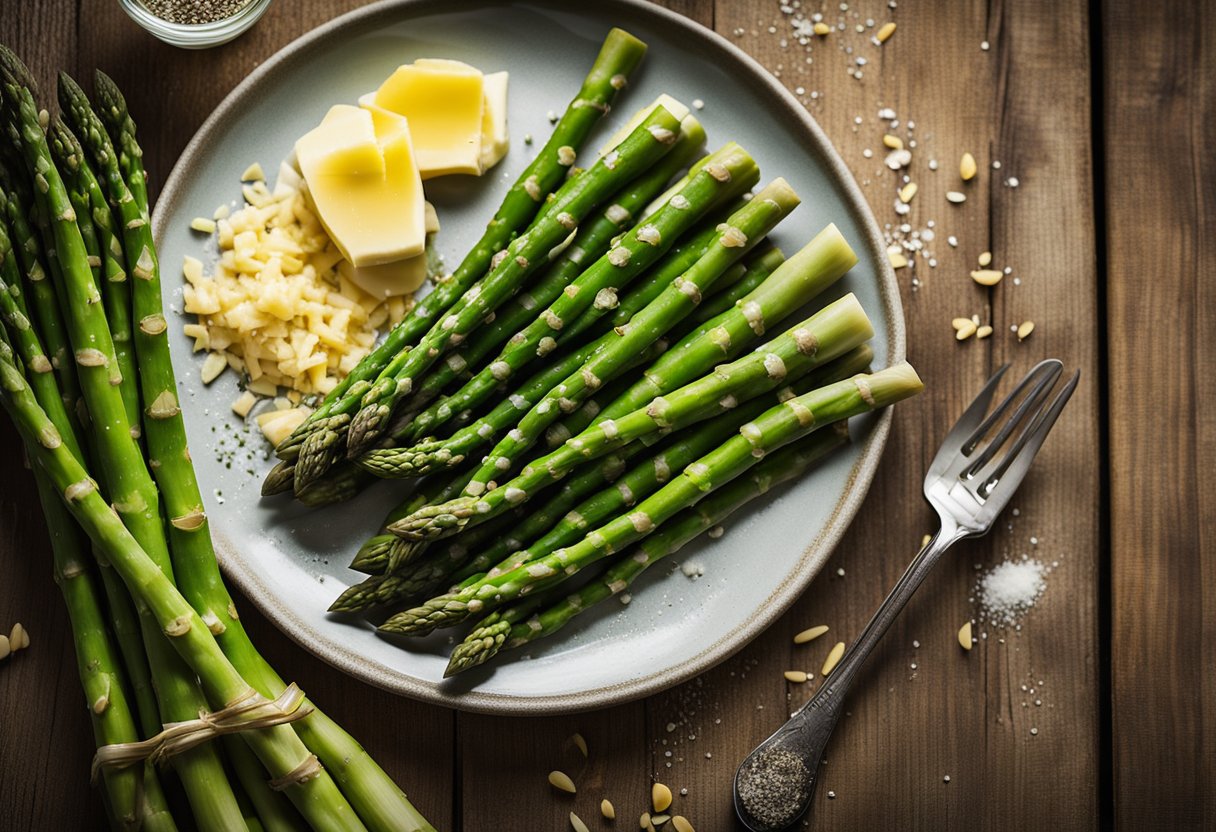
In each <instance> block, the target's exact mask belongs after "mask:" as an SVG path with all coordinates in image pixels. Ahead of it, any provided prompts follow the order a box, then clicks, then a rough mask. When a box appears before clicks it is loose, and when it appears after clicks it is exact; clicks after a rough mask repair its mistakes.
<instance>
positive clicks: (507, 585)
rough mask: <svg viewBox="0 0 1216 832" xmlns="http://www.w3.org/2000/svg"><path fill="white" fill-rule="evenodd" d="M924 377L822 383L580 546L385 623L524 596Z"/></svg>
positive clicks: (905, 368) (407, 628) (417, 623)
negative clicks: (786, 448) (787, 447)
mask: <svg viewBox="0 0 1216 832" xmlns="http://www.w3.org/2000/svg"><path fill="white" fill-rule="evenodd" d="M921 387H922V385H921V382H920V379H919V378H918V377H917V375H916V372H915V371H914V370H913V369H912V367H911V365H909V364H906V363H904V364H898V365H896V366H894V367H890V368H888V369H886V370H880V371H879V372H877V373H872V374H869V375H866V374H862V375H857V376H854V377H853V378H851V379H848V380H847V381H841V382H837V383H835V384H831V385H828V386H827V387H822V388H820V389H818V390H814V391H811V392H810V393H806V394H804V395H802V396H797V397H795V398H792V399H789V400H788V401H785V402H783V403H782V404H779V405H777V406H776V407H773V408H771V409H769V410H767V411H765V412H764V413H763V414H761V415H760V416H759V417H757V418H756V419H755V420H754V421H751V422H748V423H747V424H746V425H744V426H743V427H741V428H740V429H739V432H738V434H736V435H735V436H733V437H731V438H730V439H728V440H727V441H726V442H724V443H722V444H721V445H720V446H718V448H717V449H715V450H713V451H711V452H710V453H708V454H706V455H705V456H703V457H701V458H700V459H698V460H697V461H696V462H694V463H692V464H691V465H689V466H688V467H686V468H685V469H684V471H683V472H682V473H681V474H680V476H678V477H677V478H675V479H674V480H672V481H671V482H670V483H668V484H667V485H665V486H663V487H662V488H661V489H659V490H658V491H656V492H655V493H654V494H652V495H650V496H649V497H647V498H646V499H645V500H643V501H642V502H641V503H639V504H638V505H637V506H636V507H635V508H634V509H633V511H630V512H629V513H628V514H626V515H623V516H619V517H617V518H616V519H614V520H612V521H611V522H609V523H606V524H604V525H603V526H600V527H599V528H597V529H595V530H594V531H591V532H588V533H587V535H586V536H585V537H584V538H583V539H582V540H580V541H579V542H578V543H576V544H574V545H573V546H569V547H566V548H563V549H559V550H557V551H556V552H553V553H552V554H550V555H546V556H545V557H543V558H541V559H539V560H536V561H533V562H531V563H528V564H526V565H523V566H520V567H519V568H517V569H514V570H511V571H510V572H505V573H503V574H501V575H497V576H493V577H489V576H487V577H486V578H484V579H482V580H481V581H479V582H478V583H476V584H472V585H470V586H467V587H465V588H463V589H461V590H460V591H459V592H456V593H451V594H448V595H441V596H439V597H438V598H434V599H432V600H430V601H428V602H427V603H425V604H423V605H421V606H419V607H415V608H414V609H411V610H406V611H404V612H400V613H397V614H396V615H394V616H393V617H392V618H390V619H389V620H388V621H386V622H385V623H384V624H382V625H381V626H380V629H381V630H382V631H384V632H390V633H398V634H403V635H419V634H423V633H427V632H430V631H431V630H433V629H435V628H436V627H449V626H452V625H454V624H458V623H459V622H461V621H463V620H465V619H466V618H468V617H469V616H470V615H476V614H478V613H481V612H483V611H484V612H489V611H491V610H493V609H494V608H495V607H499V606H502V605H503V604H504V603H509V602H511V601H513V600H515V599H517V598H519V597H521V596H523V595H527V594H530V593H533V592H539V591H542V590H544V589H547V588H548V587H550V586H553V585H555V584H558V583H560V582H561V581H563V580H565V579H566V578H567V577H569V576H571V575H573V574H576V573H577V572H578V571H579V570H581V569H583V568H585V567H587V566H589V565H591V564H593V563H595V562H596V561H598V560H600V559H602V558H604V557H606V556H607V555H609V554H611V553H612V552H614V551H619V550H620V549H622V548H624V547H625V546H628V545H630V544H632V543H635V542H636V541H638V540H641V539H642V538H644V537H646V536H647V535H649V534H650V533H651V532H653V531H654V530H655V529H656V528H658V527H660V526H661V525H662V524H663V523H665V522H667V521H668V520H670V519H671V518H672V517H673V516H675V515H676V514H677V513H678V512H680V511H681V510H683V509H685V508H688V507H690V506H693V505H696V503H697V502H699V501H700V500H701V499H702V498H703V497H705V496H706V495H707V494H709V493H710V492H712V491H715V490H716V489H718V488H720V487H722V486H723V485H725V484H726V483H728V482H730V481H731V480H733V479H734V478H736V477H737V476H739V475H740V474H742V473H744V472H745V471H747V470H748V469H749V468H751V467H752V466H754V465H755V464H756V463H757V462H758V461H759V460H760V459H761V458H763V457H764V455H765V454H767V453H770V452H772V451H775V450H777V449H778V448H781V447H783V446H784V445H787V444H789V443H790V442H793V441H796V440H798V439H801V438H802V437H804V436H807V435H809V434H810V433H811V432H812V431H814V430H816V429H817V428H820V427H823V426H824V425H827V424H830V423H832V422H836V421H839V420H841V419H848V418H849V417H851V416H855V415H857V414H859V413H864V412H866V411H869V410H873V409H876V408H880V407H886V406H887V405H890V404H894V403H895V402H897V401H899V400H901V399H905V398H907V397H909V396H911V395H915V394H916V393H918V392H920V390H921Z"/></svg>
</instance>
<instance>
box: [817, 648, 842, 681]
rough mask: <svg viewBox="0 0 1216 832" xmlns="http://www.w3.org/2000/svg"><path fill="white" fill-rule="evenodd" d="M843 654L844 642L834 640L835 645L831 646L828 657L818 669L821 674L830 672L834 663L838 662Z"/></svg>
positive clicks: (834, 666)
mask: <svg viewBox="0 0 1216 832" xmlns="http://www.w3.org/2000/svg"><path fill="white" fill-rule="evenodd" d="M843 656H844V642H843V641H838V642H836V646H835V647H833V648H832V652H830V653H828V657H827V658H826V659H824V661H823V668H822V669H821V670H820V671H819V673H820V675H821V676H827V675H828V674H829V673H831V672H832V671H833V670H834V669H835V668H836V665H837V664H839V663H840V659H841V658H842V657H843Z"/></svg>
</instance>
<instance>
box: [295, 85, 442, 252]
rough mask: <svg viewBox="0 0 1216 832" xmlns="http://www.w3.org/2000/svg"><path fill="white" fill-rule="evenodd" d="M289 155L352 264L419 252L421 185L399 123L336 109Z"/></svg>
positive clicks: (405, 126) (422, 223) (422, 222)
mask: <svg viewBox="0 0 1216 832" xmlns="http://www.w3.org/2000/svg"><path fill="white" fill-rule="evenodd" d="M296 156H297V160H298V162H299V166H300V171H301V172H302V173H303V175H304V181H305V182H306V183H307V185H308V190H309V193H310V194H311V196H312V200H313V203H314V204H315V206H316V208H317V214H318V216H319V217H320V219H321V223H322V224H323V225H324V226H325V229H326V231H327V232H328V233H329V236H330V238H331V239H332V240H333V242H334V245H336V246H337V247H338V250H339V251H340V252H342V256H343V257H345V258H346V259H347V260H349V261H350V262H351V264H352V265H355V266H372V265H377V264H380V263H388V262H392V261H394V260H403V259H405V258H407V257H413V256H415V255H418V254H421V253H422V251H423V248H424V246H425V243H426V231H425V209H424V207H423V198H422V180H421V177H420V174H419V170H418V166H417V164H416V162H415V160H414V154H413V151H412V149H411V146H410V131H409V126H408V124H407V122H406V120H405V119H404V118H401V117H400V116H397V115H395V114H393V113H390V112H386V111H381V112H374V111H372V110H368V109H366V108H361V107H351V106H348V105H345V104H339V105H337V106H335V107H332V108H331V109H330V111H329V113H327V114H326V116H325V119H324V120H323V121H322V122H321V124H320V125H319V126H318V127H316V128H314V129H313V130H311V131H310V132H308V133H307V134H305V135H304V136H302V137H301V138H300V140H299V141H297V142H296Z"/></svg>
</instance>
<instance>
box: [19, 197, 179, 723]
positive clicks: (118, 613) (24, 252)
mask: <svg viewBox="0 0 1216 832" xmlns="http://www.w3.org/2000/svg"><path fill="white" fill-rule="evenodd" d="M13 185H14V183H13V182H12V181H11V180H10V179H9V178H7V177H5V186H6V187H7V188H8V189H9V190H8V191H7V203H6V205H5V209H6V214H7V216H8V218H9V222H10V225H11V227H12V229H13V230H14V232H15V233H16V234H17V238H16V239H17V240H22V239H23V240H24V243H18V245H17V254H18V257H19V259H20V261H21V266H22V270H23V275H24V279H25V280H24V282H25V293H28V296H29V299H30V301H31V302H32V303H31V305H32V306H33V307H34V308H33V310H32V318H33V319H34V320H35V321H37V326H36V327H35V329H36V331H37V332H36V334H39V335H40V337H41V339H42V341H41V343H42V347H43V349H44V350H45V352H46V354H47V355H49V356H50V357H51V364H52V366H53V367H54V368H55V377H56V381H58V382H59V384H57V385H55V386H54V387H52V386H51V385H47V384H44V383H42V382H40V381H38V380H36V379H34V380H33V381H32V382H31V383H32V385H33V387H34V392H35V394H36V395H37V396H38V401H39V404H41V405H42V407H43V409H44V410H46V412H47V413H48V414H49V415H50V418H51V419H52V421H53V422H54V423H55V425H56V426H57V427H58V428H59V430H60V433H62V434H63V435H64V437H65V441H67V442H68V443H69V449H70V450H72V452H73V453H74V454H76V455H77V459H80V460H82V461H83V460H84V455H83V454H82V453H81V451H82V449H81V448H80V447H79V445H78V444H77V440H78V438H79V437H78V436H77V434H76V432H75V425H76V422H75V421H74V414H73V413H72V412H71V411H69V410H68V405H67V403H68V402H69V401H75V400H76V399H77V397H78V396H79V384H78V382H77V380H76V372H75V368H74V366H73V362H71V361H70V360H69V359H68V355H69V346H68V344H67V340H66V338H67V336H66V332H65V326H64V323H63V319H62V318H61V317H60V316H59V307H58V303H57V301H56V299H55V297H54V290H53V289H52V287H51V283H50V280H48V279H47V271H46V269H45V268H44V267H43V265H42V258H41V254H40V252H41V246H40V244H39V242H38V240H37V238H36V237H35V236H34V233H33V231H31V229H30V227H29V225H28V224H27V223H26V221H25V210H24V205H23V204H22V203H20V202H19V201H18V200H17V198H16V196H15V191H14V190H13V189H12V188H13ZM4 196H5V194H4V193H3V192H0V199H3V198H4ZM25 293H23V295H22V296H23V297H24V296H25ZM26 316H27V318H29V317H31V312H30V311H28V310H27V311H26ZM21 358H22V360H23V361H24V362H25V365H26V368H27V370H31V371H32V370H33V369H34V368H35V367H36V366H37V365H38V364H39V360H38V358H37V355H36V353H35V352H34V351H32V350H31V351H30V352H29V353H22V354H21ZM31 378H33V377H32V376H31ZM63 384H67V385H69V387H70V388H71V389H72V390H74V391H76V392H75V393H73V394H72V395H71V396H68V395H64V394H63V393H62V390H63V388H62V387H60V385H63ZM94 554H95V556H96V554H97V553H96V552H95V553H94ZM97 561H98V565H99V567H100V571H101V578H102V585H103V586H104V587H105V591H106V600H107V601H108V605H107V606H108V609H109V614H110V626H111V628H112V629H113V631H114V636H115V639H116V640H117V642H118V647H119V650H120V651H121V652H122V656H123V664H124V666H125V668H126V671H127V674H126V675H127V678H128V680H129V681H130V685H131V695H132V698H133V700H134V704H135V707H136V713H137V716H138V718H139V726H140V730H141V732H142V733H143V736H144V738H147V737H150V736H152V735H153V734H154V733H156V732H157V731H159V730H160V719H159V708H158V707H157V704H156V698H155V696H154V695H153V692H152V681H151V673H150V670H149V667H148V658H147V655H146V654H145V653H144V651H143V646H142V636H141V635H140V630H139V623H138V620H137V617H136V613H135V608H134V607H133V606H132V604H131V599H130V596H129V595H127V591H126V589H125V588H124V587H123V585H122V581H121V580H119V578H118V576H116V575H115V574H114V570H113V569H111V568H110V567H109V564H108V563H106V562H105V559H104V558H97Z"/></svg>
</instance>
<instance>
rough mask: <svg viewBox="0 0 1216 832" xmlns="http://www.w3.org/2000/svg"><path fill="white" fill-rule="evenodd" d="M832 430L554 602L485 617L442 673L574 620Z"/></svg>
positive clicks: (822, 444)
mask: <svg viewBox="0 0 1216 832" xmlns="http://www.w3.org/2000/svg"><path fill="white" fill-rule="evenodd" d="M833 427H835V428H837V429H835V430H824V431H817V432H815V433H813V434H811V435H810V436H808V437H806V438H805V439H800V440H798V441H797V442H795V443H793V444H792V445H790V446H788V447H785V448H782V449H781V450H780V451H778V452H777V453H775V454H773V455H772V456H770V457H768V458H767V459H765V460H764V461H763V462H761V463H760V464H759V465H757V466H756V467H755V468H753V469H752V470H751V471H749V472H748V474H747V476H746V477H741V478H740V479H737V480H735V481H734V482H732V483H730V484H729V485H727V486H725V487H724V488H722V489H721V490H719V491H717V492H715V493H713V494H710V495H709V496H708V497H706V498H705V499H704V500H702V501H701V502H699V503H697V504H696V505H695V506H692V507H690V508H686V509H684V510H683V511H681V512H680V513H679V514H677V515H676V516H675V517H673V518H672V519H671V520H670V521H668V522H667V523H665V524H663V526H662V527H661V528H660V529H659V530H658V531H657V532H655V533H654V534H652V535H651V536H650V537H648V538H646V539H645V540H643V541H642V542H641V543H639V544H638V546H637V548H636V550H635V552H633V553H632V554H629V553H626V554H622V555H621V556H619V557H617V558H616V560H615V561H614V562H613V564H612V565H611V566H610V567H609V568H608V569H607V570H606V571H605V572H604V573H603V574H602V575H599V576H597V577H596V578H595V579H593V580H592V581H591V583H588V584H586V585H585V586H583V587H581V588H579V589H578V590H576V591H574V592H573V593H570V594H568V595H566V596H565V597H563V598H561V599H560V600H558V601H556V602H555V603H547V602H544V601H543V600H542V599H543V596H544V595H545V594H544V593H542V596H538V597H535V598H529V599H528V600H524V601H521V602H517V603H515V604H512V605H511V606H509V607H507V608H505V609H501V610H495V611H494V612H492V613H490V614H489V615H488V616H486V618H485V619H483V620H482V621H481V622H479V623H478V625H477V626H476V627H475V628H474V629H473V630H472V631H471V632H470V633H469V634H468V635H467V636H466V637H465V639H464V641H463V642H461V643H460V644H458V645H456V648H455V649H454V650H453V651H452V656H451V659H450V660H449V661H448V667H447V670H445V671H444V674H443V675H444V676H445V677H447V676H454V675H456V674H457V673H462V672H464V671H466V670H469V669H471V668H474V667H477V666H478V665H480V664H484V663H485V662H486V661H488V660H489V659H491V658H492V657H493V656H494V655H495V654H497V653H498V652H499V651H500V650H504V649H511V648H515V647H522V646H523V645H525V644H528V643H530V642H533V641H536V640H537V639H539V638H544V637H545V636H549V635H552V634H553V633H555V632H557V631H558V630H560V629H561V628H562V627H564V626H566V624H568V623H570V621H571V620H573V619H574V617H575V616H577V615H580V614H582V613H584V612H586V611H587V610H589V609H591V608H592V607H594V606H595V605H596V604H599V603H601V602H602V601H604V600H605V599H607V598H610V597H612V596H613V595H616V594H619V593H621V592H623V591H625V589H627V588H628V587H629V585H630V584H631V583H633V581H634V580H635V579H636V578H637V576H638V575H640V574H642V572H643V571H644V570H646V569H647V568H648V567H650V566H651V565H652V564H654V563H655V562H656V561H659V560H661V559H663V558H665V557H667V556H668V555H671V554H674V553H675V552H677V551H679V550H680V548H682V547H683V546H684V545H685V544H687V543H688V542H690V541H691V540H693V539H694V538H696V537H698V536H699V535H700V534H702V533H703V532H705V531H706V530H707V529H710V528H712V527H713V526H716V525H718V524H719V523H721V522H722V521H723V520H725V519H726V518H727V517H729V516H730V515H731V514H733V513H734V512H736V511H738V510H739V509H740V508H742V507H743V506H744V505H746V504H747V503H749V502H751V501H752V500H754V499H756V498H757V497H760V496H762V495H764V494H767V493H768V491H769V490H770V489H772V488H774V487H776V486H778V485H781V484H783V483H786V482H789V481H790V480H793V479H797V478H798V477H800V476H802V475H803V474H804V473H805V472H806V471H807V470H808V469H809V468H810V467H811V466H812V465H813V464H814V463H815V462H816V461H818V460H819V459H821V458H822V457H824V456H826V455H827V454H829V453H831V452H832V451H834V450H835V449H836V448H839V447H840V446H841V445H843V444H844V443H845V442H846V441H847V439H848V429H847V426H846V423H845V422H836V423H834V425H833Z"/></svg>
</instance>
